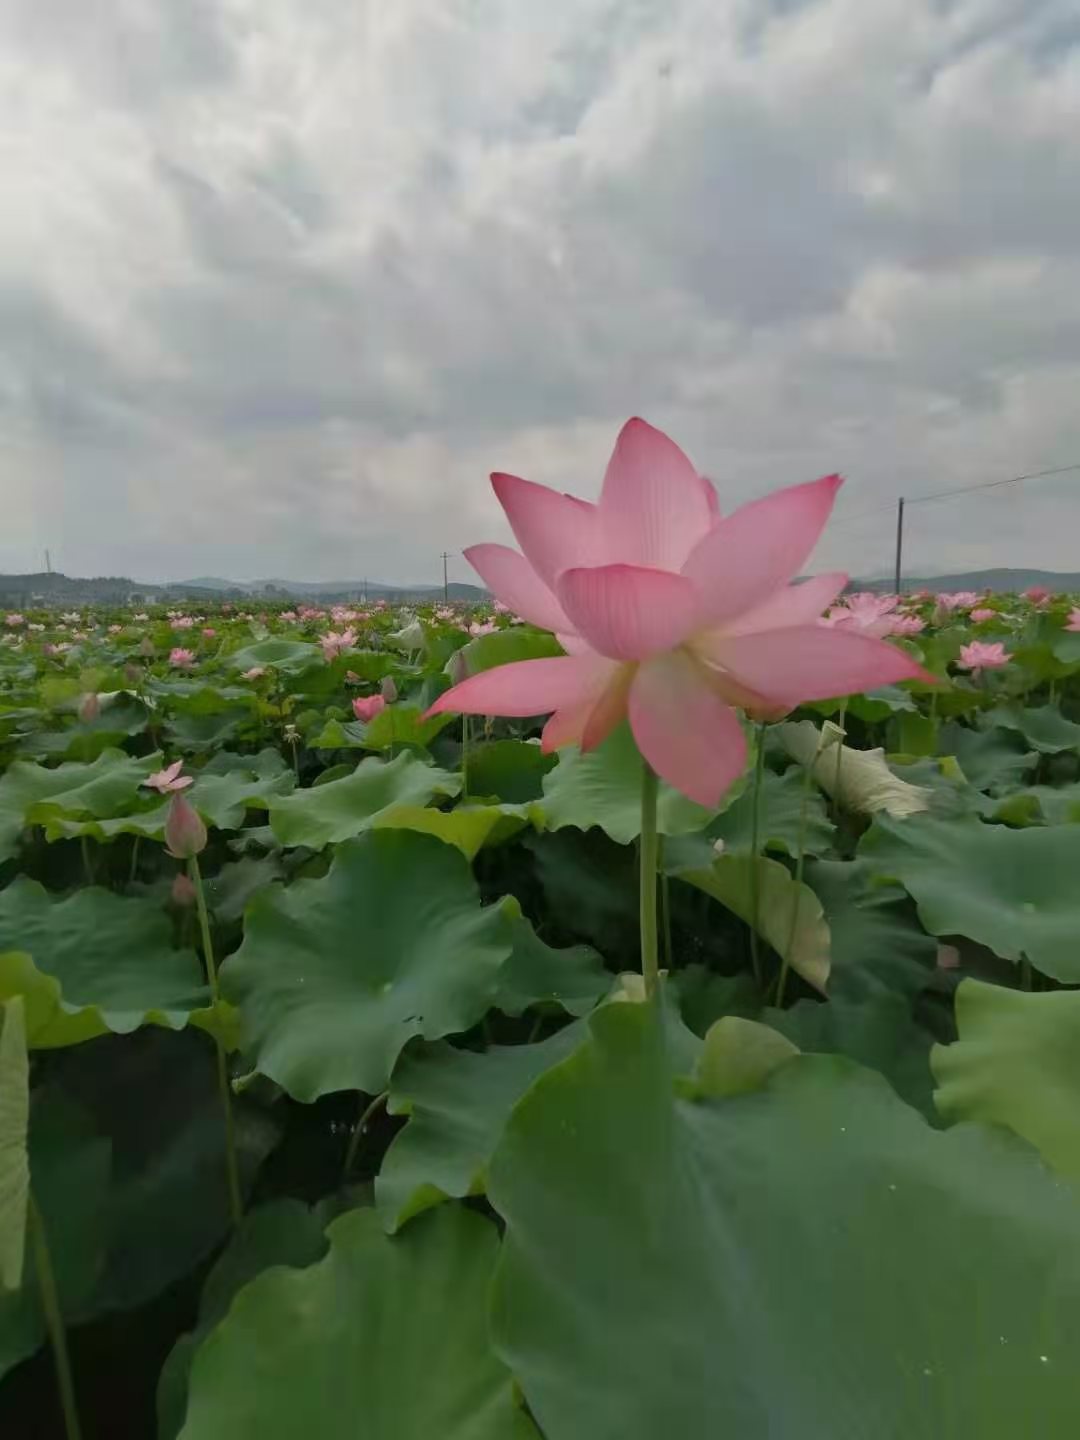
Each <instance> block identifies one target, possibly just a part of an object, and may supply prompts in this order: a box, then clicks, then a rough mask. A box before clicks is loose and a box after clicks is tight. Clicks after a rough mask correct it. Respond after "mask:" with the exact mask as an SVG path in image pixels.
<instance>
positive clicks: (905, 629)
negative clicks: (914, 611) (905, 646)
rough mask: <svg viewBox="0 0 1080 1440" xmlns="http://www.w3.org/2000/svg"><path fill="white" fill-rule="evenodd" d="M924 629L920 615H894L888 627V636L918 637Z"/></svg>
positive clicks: (923, 621) (924, 625) (924, 622)
mask: <svg viewBox="0 0 1080 1440" xmlns="http://www.w3.org/2000/svg"><path fill="white" fill-rule="evenodd" d="M925 629H926V621H925V620H924V619H923V618H922V616H921V615H894V616H893V617H892V623H891V625H890V626H889V630H888V634H890V635H919V634H921V633H922V631H923V630H925Z"/></svg>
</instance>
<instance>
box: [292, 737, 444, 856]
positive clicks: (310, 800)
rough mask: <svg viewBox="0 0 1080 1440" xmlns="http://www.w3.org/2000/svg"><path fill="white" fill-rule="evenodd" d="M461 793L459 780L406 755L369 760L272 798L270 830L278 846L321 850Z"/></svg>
mask: <svg viewBox="0 0 1080 1440" xmlns="http://www.w3.org/2000/svg"><path fill="white" fill-rule="evenodd" d="M460 789H461V780H460V778H459V777H458V776H456V775H452V774H450V773H449V772H448V771H446V770H439V769H437V768H436V767H435V766H434V765H428V764H426V763H425V762H424V761H423V760H418V759H417V758H416V757H415V756H414V755H411V754H409V753H408V752H403V753H402V754H401V755H398V756H397V758H396V759H394V760H390V761H388V762H384V761H382V760H379V759H376V757H375V756H371V757H370V758H368V759H367V760H361V762H360V764H359V765H358V766H357V767H356V769H355V770H354V771H353V773H352V774H351V775H349V776H348V777H346V778H345V779H342V780H334V781H331V782H330V784H328V785H319V786H316V787H315V788H313V789H310V790H297V791H295V792H294V793H293V794H291V795H280V796H275V797H273V798H272V799H271V801H270V827H271V829H272V830H273V832H274V835H275V836H276V837H277V839H278V840H279V841H280V842H281V844H282V845H307V846H308V847H309V848H310V849H312V850H321V849H322V847H323V846H324V845H331V844H335V843H337V842H338V841H341V840H348V839H351V838H352V837H353V836H354V835H359V834H360V833H361V832H362V831H364V830H370V829H371V828H372V826H373V825H374V824H375V823H376V820H377V818H378V817H380V816H384V815H386V814H387V813H388V812H389V811H391V810H393V809H395V808H396V807H398V806H402V805H426V804H427V803H428V802H429V801H430V800H432V799H433V798H434V797H435V796H437V795H438V796H452V795H456V794H457V793H458V792H459V791H460Z"/></svg>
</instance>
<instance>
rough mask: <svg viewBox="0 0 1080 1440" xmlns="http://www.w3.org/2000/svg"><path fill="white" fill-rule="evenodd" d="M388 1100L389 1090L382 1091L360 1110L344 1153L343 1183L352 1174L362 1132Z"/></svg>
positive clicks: (362, 1135)
mask: <svg viewBox="0 0 1080 1440" xmlns="http://www.w3.org/2000/svg"><path fill="white" fill-rule="evenodd" d="M389 1098H390V1092H389V1090H383V1091H381V1092H380V1093H379V1094H378V1095H376V1096H375V1098H374V1100H369V1101H368V1103H367V1104H366V1105H365V1106H364V1108H363V1110H361V1112H360V1118H359V1120H357V1122H356V1129H355V1130H354V1131H353V1132H352V1134H351V1135H350V1136H349V1148H348V1149H347V1150H346V1151H345V1164H344V1165H343V1166H342V1167H341V1179H342V1182H343V1183H344V1182H345V1181H346V1180H348V1178H349V1176H350V1175H351V1174H352V1168H353V1166H354V1165H355V1164H356V1157H357V1154H358V1153H359V1150H360V1141H361V1140H362V1139H363V1138H364V1131H365V1130H366V1129H367V1127H368V1125H369V1124H370V1123H371V1121H372V1119H373V1118H374V1116H375V1115H376V1114H377V1113H378V1111H379V1110H381V1109H382V1107H383V1106H384V1105H385V1104H386V1102H387V1100H388V1099H389Z"/></svg>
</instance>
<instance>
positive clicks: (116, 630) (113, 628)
mask: <svg viewBox="0 0 1080 1440" xmlns="http://www.w3.org/2000/svg"><path fill="white" fill-rule="evenodd" d="M123 629H124V627H123V626H122V625H110V626H109V634H110V635H120V634H122V633H123Z"/></svg>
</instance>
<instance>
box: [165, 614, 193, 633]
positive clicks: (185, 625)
mask: <svg viewBox="0 0 1080 1440" xmlns="http://www.w3.org/2000/svg"><path fill="white" fill-rule="evenodd" d="M170 623H171V625H172V628H173V629H174V630H191V629H193V628H194V625H195V621H194V620H193V619H192V617H191V616H190V615H176V616H174V617H173V619H172V621H171V622H170Z"/></svg>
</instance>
